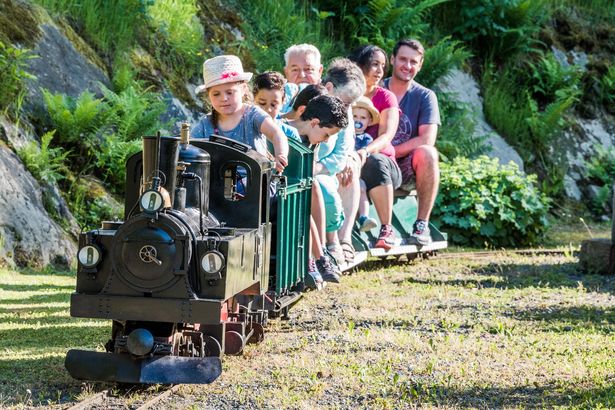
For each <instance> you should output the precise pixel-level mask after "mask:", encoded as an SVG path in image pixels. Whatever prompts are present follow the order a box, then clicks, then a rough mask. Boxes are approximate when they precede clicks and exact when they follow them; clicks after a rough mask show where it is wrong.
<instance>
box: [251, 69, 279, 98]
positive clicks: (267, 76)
mask: <svg viewBox="0 0 615 410" xmlns="http://www.w3.org/2000/svg"><path fill="white" fill-rule="evenodd" d="M284 84H286V79H285V78H284V76H283V75H282V74H280V73H278V72H277V71H265V72H264V73H262V74H259V75H257V76H256V77H254V86H253V87H252V89H253V92H254V94H256V93H258V92H259V90H280V91H284Z"/></svg>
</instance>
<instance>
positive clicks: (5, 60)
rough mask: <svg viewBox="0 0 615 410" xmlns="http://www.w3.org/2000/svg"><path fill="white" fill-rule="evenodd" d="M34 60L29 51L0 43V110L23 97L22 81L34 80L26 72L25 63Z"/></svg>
mask: <svg viewBox="0 0 615 410" xmlns="http://www.w3.org/2000/svg"><path fill="white" fill-rule="evenodd" d="M31 58H36V56H33V55H32V54H30V50H26V49H19V48H14V47H10V46H6V45H5V44H4V43H3V42H2V41H0V84H2V86H1V87H0V110H5V109H8V108H9V106H11V105H12V104H13V103H14V102H15V101H17V100H19V99H20V96H21V95H23V92H24V90H23V87H24V81H25V80H26V79H31V78H34V76H32V75H31V74H29V73H28V72H27V71H26V67H27V61H28V60H29V59H31Z"/></svg>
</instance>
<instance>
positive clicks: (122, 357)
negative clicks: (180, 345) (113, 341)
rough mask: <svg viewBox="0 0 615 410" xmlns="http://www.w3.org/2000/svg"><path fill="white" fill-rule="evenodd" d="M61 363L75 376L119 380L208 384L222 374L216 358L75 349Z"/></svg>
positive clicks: (111, 380)
mask: <svg viewBox="0 0 615 410" xmlns="http://www.w3.org/2000/svg"><path fill="white" fill-rule="evenodd" d="M64 366H65V367H66V369H67V370H68V372H69V373H70V375H71V376H72V377H73V378H75V379H79V380H93V381H107V382H120V383H145V384H150V383H152V384H153V383H159V384H177V383H186V384H209V383H212V382H213V381H214V380H216V379H217V378H218V376H220V374H221V373H222V361H221V360H220V358H219V357H181V356H158V357H153V358H147V359H133V358H132V357H131V356H130V355H128V354H114V353H103V352H93V351H88V350H76V349H73V350H69V351H68V353H67V354H66V360H65V361H64Z"/></svg>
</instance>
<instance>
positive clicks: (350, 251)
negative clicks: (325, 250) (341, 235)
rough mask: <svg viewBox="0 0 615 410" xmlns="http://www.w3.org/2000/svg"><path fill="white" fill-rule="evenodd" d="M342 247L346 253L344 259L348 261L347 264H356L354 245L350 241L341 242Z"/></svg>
mask: <svg viewBox="0 0 615 410" xmlns="http://www.w3.org/2000/svg"><path fill="white" fill-rule="evenodd" d="M340 245H341V246H342V251H343V252H344V259H346V263H347V264H351V263H352V262H354V257H355V250H354V246H352V243H350V242H348V241H341V242H340Z"/></svg>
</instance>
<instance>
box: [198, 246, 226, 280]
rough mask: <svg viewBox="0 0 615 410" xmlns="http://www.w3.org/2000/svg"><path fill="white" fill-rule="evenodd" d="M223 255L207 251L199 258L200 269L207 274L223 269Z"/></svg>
mask: <svg viewBox="0 0 615 410" xmlns="http://www.w3.org/2000/svg"><path fill="white" fill-rule="evenodd" d="M224 263H225V260H224V255H222V254H221V253H220V252H218V251H207V253H206V254H205V255H203V257H202V258H201V269H203V271H204V272H205V273H207V274H210V275H212V274H214V273H218V272H220V271H221V270H222V268H224Z"/></svg>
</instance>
